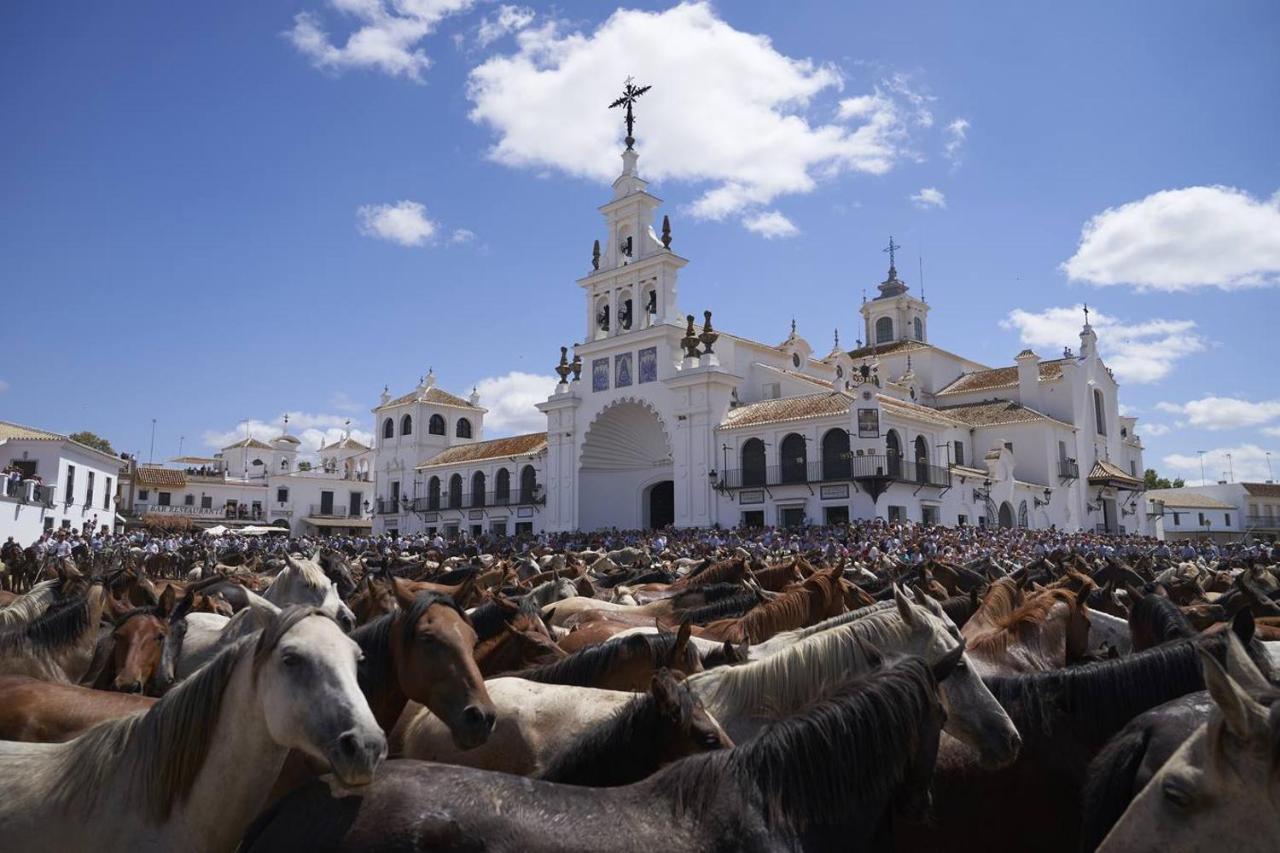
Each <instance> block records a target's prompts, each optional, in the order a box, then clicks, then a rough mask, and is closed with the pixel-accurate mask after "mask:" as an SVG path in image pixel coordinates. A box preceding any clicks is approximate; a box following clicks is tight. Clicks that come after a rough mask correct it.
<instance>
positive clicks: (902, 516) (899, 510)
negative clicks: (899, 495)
mask: <svg viewBox="0 0 1280 853" xmlns="http://www.w3.org/2000/svg"><path fill="white" fill-rule="evenodd" d="M906 520H907V508H906V507H905V506H891V507H889V521H890V522H903V521H906Z"/></svg>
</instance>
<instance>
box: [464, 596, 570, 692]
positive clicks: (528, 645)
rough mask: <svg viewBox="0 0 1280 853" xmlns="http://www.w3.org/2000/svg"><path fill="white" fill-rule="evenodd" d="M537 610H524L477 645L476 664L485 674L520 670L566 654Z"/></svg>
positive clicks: (499, 673) (494, 674) (490, 675)
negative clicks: (534, 611)
mask: <svg viewBox="0 0 1280 853" xmlns="http://www.w3.org/2000/svg"><path fill="white" fill-rule="evenodd" d="M566 654H567V652H565V650H564V649H562V648H560V647H559V646H557V645H556V641H555V640H553V639H552V638H551V632H550V631H548V630H547V626H546V625H545V624H544V623H543V621H542V618H541V617H540V616H539V615H538V614H537V613H524V612H522V613H520V614H518V615H517V616H516V617H515V618H514V619H512V620H511V621H510V622H509V623H507V624H505V625H503V626H502V628H501V629H500V630H499V631H498V632H497V633H496V634H494V635H493V636H492V637H489V638H488V639H486V640H482V641H481V642H480V643H479V644H478V645H477V646H476V664H477V665H478V666H479V667H480V671H481V672H482V673H484V677H485V678H493V677H494V676H496V675H502V674H504V673H510V672H516V671H517V670H521V669H527V668H528V667H530V666H537V665H539V664H544V663H548V662H550V661H554V660H559V659H560V658H563V657H565V656H566Z"/></svg>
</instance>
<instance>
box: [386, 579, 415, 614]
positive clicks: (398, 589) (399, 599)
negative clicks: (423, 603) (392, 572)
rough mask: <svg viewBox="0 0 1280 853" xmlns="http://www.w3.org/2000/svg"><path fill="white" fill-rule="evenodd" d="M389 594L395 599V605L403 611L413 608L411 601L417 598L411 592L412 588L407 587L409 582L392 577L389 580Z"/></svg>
mask: <svg viewBox="0 0 1280 853" xmlns="http://www.w3.org/2000/svg"><path fill="white" fill-rule="evenodd" d="M391 592H392V594H394V595H395V597H396V603H397V604H399V605H400V606H401V607H402V608H404V609H405V610H408V609H409V608H410V607H412V606H413V600H414V599H415V598H417V595H415V593H414V591H413V587H411V586H409V581H407V580H405V579H404V578H397V577H393V578H392V579H391Z"/></svg>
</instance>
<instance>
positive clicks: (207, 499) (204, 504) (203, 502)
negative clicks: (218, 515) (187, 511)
mask: <svg viewBox="0 0 1280 853" xmlns="http://www.w3.org/2000/svg"><path fill="white" fill-rule="evenodd" d="M200 508H201V509H213V497H212V496H211V495H201V496H200Z"/></svg>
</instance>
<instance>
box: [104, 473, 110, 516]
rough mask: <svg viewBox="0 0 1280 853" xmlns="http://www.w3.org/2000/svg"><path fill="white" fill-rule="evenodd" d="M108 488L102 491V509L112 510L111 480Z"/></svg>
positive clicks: (108, 482)
mask: <svg viewBox="0 0 1280 853" xmlns="http://www.w3.org/2000/svg"><path fill="white" fill-rule="evenodd" d="M106 485H107V487H106V488H105V489H103V490H102V508H103V509H111V478H110V477H108V478H107V484H106Z"/></svg>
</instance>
